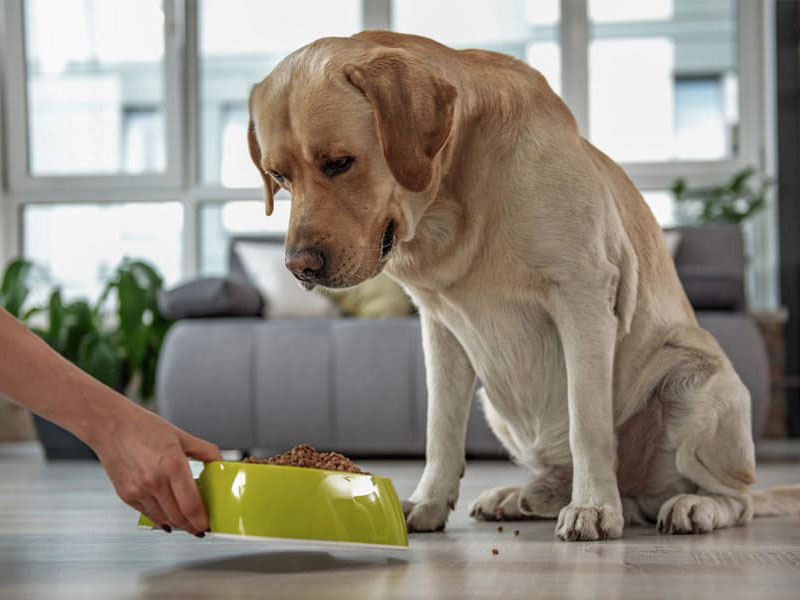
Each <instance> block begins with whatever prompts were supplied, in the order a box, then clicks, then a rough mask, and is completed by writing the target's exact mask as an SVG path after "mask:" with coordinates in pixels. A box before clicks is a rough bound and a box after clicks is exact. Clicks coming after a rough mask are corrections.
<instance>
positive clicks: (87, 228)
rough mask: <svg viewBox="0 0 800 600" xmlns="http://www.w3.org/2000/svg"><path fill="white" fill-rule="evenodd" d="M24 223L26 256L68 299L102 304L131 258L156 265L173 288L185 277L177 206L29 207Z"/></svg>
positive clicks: (72, 205)
mask: <svg viewBox="0 0 800 600" xmlns="http://www.w3.org/2000/svg"><path fill="white" fill-rule="evenodd" d="M22 219H23V220H22V222H23V240H24V247H23V254H24V256H25V257H26V258H28V259H29V260H32V261H33V262H34V263H36V264H37V265H39V266H41V267H43V268H44V272H45V277H46V279H47V280H48V281H49V282H50V283H52V284H59V285H61V287H62V294H63V295H64V297H66V298H69V299H71V298H75V297H77V296H84V297H87V298H89V299H90V300H91V301H95V300H97V298H98V297H99V296H100V292H101V291H102V289H103V286H104V285H105V283H106V282H107V281H108V279H109V278H110V277H111V275H112V273H113V271H114V269H115V268H116V267H117V266H118V265H119V263H120V262H121V261H122V259H123V258H125V257H126V256H127V257H131V258H143V259H145V260H148V261H150V262H152V263H154V264H155V265H156V266H157V267H158V270H159V271H160V273H161V275H162V276H163V277H164V279H165V281H166V283H167V284H168V285H174V284H175V283H177V282H178V280H179V279H180V277H181V258H182V256H181V234H182V232H183V212H182V211H181V205H180V204H179V203H178V202H159V203H113V204H108V203H103V204H29V205H27V206H25V208H24V210H23V216H22ZM39 292H42V290H39ZM35 301H38V302H44V301H46V298H42V297H40V298H36V299H35Z"/></svg>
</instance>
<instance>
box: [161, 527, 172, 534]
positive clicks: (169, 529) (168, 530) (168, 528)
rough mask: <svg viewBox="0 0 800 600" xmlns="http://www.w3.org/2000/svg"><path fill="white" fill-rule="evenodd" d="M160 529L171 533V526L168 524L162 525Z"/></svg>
mask: <svg viewBox="0 0 800 600" xmlns="http://www.w3.org/2000/svg"><path fill="white" fill-rule="evenodd" d="M161 529H163V530H164V531H166V532H167V533H172V527H170V526H169V525H162V526H161Z"/></svg>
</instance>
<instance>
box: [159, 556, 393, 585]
mask: <svg viewBox="0 0 800 600" xmlns="http://www.w3.org/2000/svg"><path fill="white" fill-rule="evenodd" d="M406 564H408V563H407V561H405V560H401V559H398V558H385V557H382V558H374V559H367V558H341V557H337V556H333V555H332V554H330V553H329V552H309V551H283V552H262V553H260V554H243V555H240V556H231V557H228V558H223V559H218V560H208V561H197V562H191V563H186V564H185V565H181V567H180V568H177V569H173V570H170V571H167V572H162V573H158V574H157V575H154V576H152V577H154V578H155V577H158V578H162V577H167V576H169V575H170V574H177V573H179V574H182V575H191V574H192V572H195V571H217V572H218V571H225V572H230V573H235V572H238V573H314V572H319V571H350V570H357V569H385V568H391V567H397V566H401V565H406ZM148 579H149V578H148Z"/></svg>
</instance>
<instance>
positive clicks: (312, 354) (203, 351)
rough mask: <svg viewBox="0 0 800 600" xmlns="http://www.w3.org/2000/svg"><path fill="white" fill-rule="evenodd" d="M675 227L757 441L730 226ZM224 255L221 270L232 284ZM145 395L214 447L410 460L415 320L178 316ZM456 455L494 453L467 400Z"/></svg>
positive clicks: (758, 388) (756, 389) (702, 311)
mask: <svg viewBox="0 0 800 600" xmlns="http://www.w3.org/2000/svg"><path fill="white" fill-rule="evenodd" d="M680 231H681V235H682V239H681V243H680V246H679V248H678V251H677V255H676V266H677V268H678V272H679V275H680V277H681V279H682V281H683V282H684V285H685V287H686V289H687V292H688V293H689V296H690V299H691V300H692V302H693V304H694V306H695V308H696V311H697V316H698V319H699V321H700V324H701V325H702V326H703V327H705V328H706V329H708V330H709V331H710V332H711V333H712V334H713V335H715V336H716V337H717V339H718V340H719V342H720V344H721V345H722V346H723V348H724V349H725V351H726V352H727V353H728V355H729V356H730V358H731V360H732V361H733V364H734V365H735V366H736V368H737V370H738V372H739V374H740V376H741V377H742V380H743V381H744V382H745V384H746V385H747V386H748V388H749V389H750V393H751V396H752V399H753V415H754V434H755V435H756V436H758V434H760V432H761V431H762V429H763V426H764V419H765V416H766V411H767V409H768V402H769V368H768V364H767V356H766V349H765V347H764V343H763V340H762V338H761V335H760V333H759V331H758V330H757V328H756V326H755V325H754V323H753V321H752V319H751V318H750V317H749V316H748V315H747V314H746V313H745V312H744V307H745V299H744V284H743V264H744V259H743V248H742V238H741V234H740V232H739V229H738V228H737V227H734V226H705V227H701V228H697V227H688V228H682V229H681V230H680ZM251 239H252V238H251ZM264 243H276V240H274V239H264ZM231 255H232V259H231V261H230V267H231V271H232V272H233V273H234V274H235V275H237V276H241V272H242V270H241V266H240V265H239V264H238V262H237V260H236V258H235V255H234V253H231ZM157 398H158V403H159V410H160V412H161V414H162V415H163V416H164V417H165V418H167V419H168V420H170V421H171V422H173V423H175V424H176V425H178V426H180V427H182V428H184V429H186V430H187V431H189V432H191V433H193V434H196V435H199V436H201V437H203V438H206V439H209V440H212V441H214V442H216V443H217V444H219V445H220V446H221V447H223V448H236V449H243V450H248V451H256V452H272V451H277V450H281V451H282V450H284V449H286V448H288V447H290V446H293V445H295V444H298V443H303V442H305V443H309V444H311V445H314V446H317V447H319V448H330V449H337V450H340V451H343V452H347V453H349V454H351V455H354V456H359V455H362V456H363V455H371V456H419V455H422V454H423V453H424V447H425V410H426V393H425V368H424V363H423V357H422V348H421V342H420V329H419V321H418V319H417V318H415V317H408V318H399V319H380V320H358V319H347V318H338V319H330V320H307V319H302V320H301V319H297V320H265V319H263V318H241V317H238V318H208V319H205V318H196V319H186V320H181V321H179V322H178V323H176V324H175V325H174V327H173V328H172V329H171V330H170V332H169V334H168V336H167V339H166V341H165V344H164V347H163V351H162V354H161V357H160V360H159V368H158V386H157ZM467 452H468V454H470V455H472V456H500V455H503V450H502V448H501V446H500V445H499V443H498V442H497V441H496V440H495V438H494V436H493V435H492V433H491V432H490V431H489V429H488V427H487V425H486V424H485V421H484V419H483V416H482V415H481V414H480V409H479V406H478V403H473V407H472V414H471V416H470V422H469V429H468V433H467Z"/></svg>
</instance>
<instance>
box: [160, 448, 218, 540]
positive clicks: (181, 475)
mask: <svg viewBox="0 0 800 600" xmlns="http://www.w3.org/2000/svg"><path fill="white" fill-rule="evenodd" d="M169 481H170V486H171V488H172V494H174V497H175V500H176V501H177V503H178V507H179V509H180V512H181V514H182V515H183V516H185V517H186V518H187V519H189V521H191V523H192V524H193V525H194V528H195V529H194V530H195V531H206V529H208V514H207V513H206V507H205V505H204V504H203V500H202V499H201V498H200V492H199V491H198V489H197V484H195V482H194V478H193V477H192V470H191V469H190V468H189V464H188V463H187V462H186V461H183V468H182V469H180V470H179V471H177V472H175V474H174V476H173V477H170V480H169Z"/></svg>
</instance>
